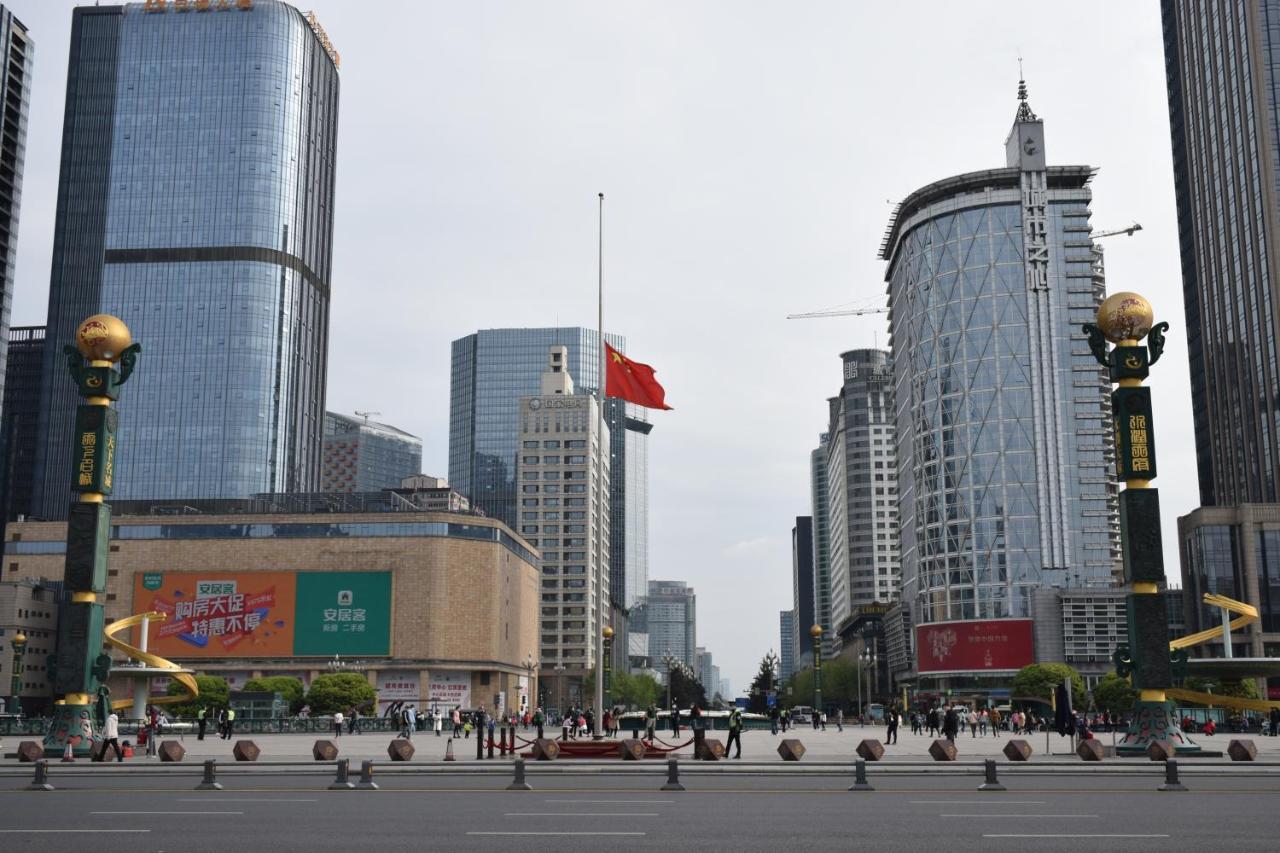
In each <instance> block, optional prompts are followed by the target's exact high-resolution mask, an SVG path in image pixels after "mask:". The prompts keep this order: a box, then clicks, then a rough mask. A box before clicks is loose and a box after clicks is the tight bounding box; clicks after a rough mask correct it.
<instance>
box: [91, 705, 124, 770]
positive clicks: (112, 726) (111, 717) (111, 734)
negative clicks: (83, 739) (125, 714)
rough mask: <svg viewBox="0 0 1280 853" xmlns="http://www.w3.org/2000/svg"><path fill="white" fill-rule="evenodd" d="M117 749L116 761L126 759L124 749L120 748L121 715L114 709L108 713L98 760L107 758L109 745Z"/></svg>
mask: <svg viewBox="0 0 1280 853" xmlns="http://www.w3.org/2000/svg"><path fill="white" fill-rule="evenodd" d="M108 746H109V747H111V748H112V749H114V750H115V751H116V763H120V762H123V761H124V750H122V749H121V748H120V717H119V716H117V715H116V712H115V711H112V712H111V713H110V714H108V715H107V722H106V724H105V725H103V727H102V747H101V748H100V749H99V750H98V757H97V759H95V760H97V761H106V760H107V747H108Z"/></svg>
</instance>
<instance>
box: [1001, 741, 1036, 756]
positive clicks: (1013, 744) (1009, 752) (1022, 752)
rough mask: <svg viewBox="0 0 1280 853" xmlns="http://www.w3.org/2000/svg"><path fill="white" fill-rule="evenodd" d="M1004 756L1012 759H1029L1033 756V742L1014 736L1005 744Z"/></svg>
mask: <svg viewBox="0 0 1280 853" xmlns="http://www.w3.org/2000/svg"><path fill="white" fill-rule="evenodd" d="M1003 752H1004V757H1005V758H1007V759H1009V760H1010V761H1027V760H1028V759H1030V758H1031V744H1030V743H1028V742H1027V741H1025V740H1020V739H1018V738H1013V739H1012V740H1010V741H1009V742H1008V743H1006V744H1005V745H1004V750H1003Z"/></svg>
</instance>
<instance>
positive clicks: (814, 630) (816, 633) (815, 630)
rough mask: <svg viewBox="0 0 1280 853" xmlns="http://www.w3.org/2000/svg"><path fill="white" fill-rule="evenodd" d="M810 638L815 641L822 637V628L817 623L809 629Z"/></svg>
mask: <svg viewBox="0 0 1280 853" xmlns="http://www.w3.org/2000/svg"><path fill="white" fill-rule="evenodd" d="M809 636H810V637H813V638H814V639H815V640H816V639H818V638H819V637H821V636H822V626H821V625H819V624H817V623H816V622H815V623H814V624H813V625H811V626H810V627H809Z"/></svg>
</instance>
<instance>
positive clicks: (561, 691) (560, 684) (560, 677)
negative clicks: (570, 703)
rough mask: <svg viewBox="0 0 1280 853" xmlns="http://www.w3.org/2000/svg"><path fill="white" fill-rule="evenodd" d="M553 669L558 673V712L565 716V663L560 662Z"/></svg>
mask: <svg viewBox="0 0 1280 853" xmlns="http://www.w3.org/2000/svg"><path fill="white" fill-rule="evenodd" d="M552 669H554V670H555V673H556V705H557V706H558V707H557V710H556V713H557V714H559V715H560V717H561V718H563V717H564V664H562V663H558V664H556V665H555V666H554V667H552Z"/></svg>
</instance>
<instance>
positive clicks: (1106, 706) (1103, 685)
mask: <svg viewBox="0 0 1280 853" xmlns="http://www.w3.org/2000/svg"><path fill="white" fill-rule="evenodd" d="M1137 698H1138V691H1136V690H1134V689H1133V687H1132V685H1130V684H1129V679H1127V678H1121V677H1120V676H1118V675H1116V674H1115V673H1114V672H1109V673H1107V674H1106V675H1104V676H1102V678H1101V679H1100V680H1099V681H1098V684H1097V686H1096V687H1094V688H1093V703H1094V704H1095V705H1097V706H1098V709H1099V710H1102V711H1110V712H1111V713H1113V714H1127V713H1129V712H1130V711H1132V710H1133V703H1134V700H1136V699H1137Z"/></svg>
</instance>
